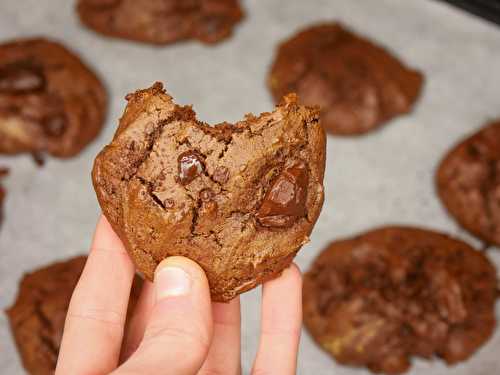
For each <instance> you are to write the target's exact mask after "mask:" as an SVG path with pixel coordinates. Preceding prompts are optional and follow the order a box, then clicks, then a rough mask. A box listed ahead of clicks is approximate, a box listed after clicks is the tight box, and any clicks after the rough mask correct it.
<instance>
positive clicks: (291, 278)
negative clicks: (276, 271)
mask: <svg viewBox="0 0 500 375" xmlns="http://www.w3.org/2000/svg"><path fill="white" fill-rule="evenodd" d="M283 284H286V285H291V286H290V287H291V288H295V287H297V286H300V287H301V286H302V272H301V271H300V268H299V267H298V266H297V265H296V264H295V263H291V264H290V266H289V267H288V268H285V269H284V270H283V272H282V273H281V275H280V276H278V277H277V278H275V279H273V280H270V281H268V282H266V283H265V284H264V286H271V287H272V286H280V285H283Z"/></svg>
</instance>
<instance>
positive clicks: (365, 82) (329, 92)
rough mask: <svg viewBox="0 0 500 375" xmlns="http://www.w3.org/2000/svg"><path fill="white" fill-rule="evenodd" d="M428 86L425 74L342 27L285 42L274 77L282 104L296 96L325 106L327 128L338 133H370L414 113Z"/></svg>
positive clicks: (319, 29)
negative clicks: (393, 119)
mask: <svg viewBox="0 0 500 375" xmlns="http://www.w3.org/2000/svg"><path fill="white" fill-rule="evenodd" d="M422 83H423V76H422V74H421V73H419V72H417V71H415V70H411V69H409V68H407V67H405V66H404V65H403V64H402V63H401V62H400V61H398V60H397V59H396V58H395V57H394V56H392V55H391V54H390V53H389V52H387V51H386V50H385V49H383V48H382V47H379V46H377V45H375V44H373V43H371V42H370V41H368V40H367V39H364V38H362V37H360V36H358V35H356V34H354V33H353V32H351V31H349V30H348V29H346V28H345V27H343V26H342V25H341V24H339V23H328V24H320V25H314V26H311V27H309V28H307V29H305V30H302V31H300V32H299V33H298V34H296V35H294V36H292V37H291V38H290V39H288V40H286V41H284V42H283V43H282V44H281V45H280V46H279V50H278V54H277V57H276V60H275V61H274V64H273V66H272V68H271V71H270V73H269V78H268V85H269V88H270V90H271V92H272V94H273V96H274V99H275V100H276V101H278V100H280V99H281V97H282V96H283V95H285V94H287V93H289V92H296V93H297V94H298V95H299V97H300V98H301V99H302V100H303V101H304V102H305V103H306V104H308V105H319V106H321V108H322V114H321V122H322V123H323V126H324V127H325V128H326V130H327V131H330V132H331V133H334V134H338V135H356V134H362V133H366V132H368V131H371V130H374V129H376V128H377V127H379V126H381V125H382V124H384V123H385V122H387V121H388V120H390V119H392V118H394V117H396V116H398V115H400V114H403V113H407V112H409V111H410V110H411V109H412V106H413V104H414V103H415V101H416V100H417V98H418V96H419V94H420V90H421V87H422Z"/></svg>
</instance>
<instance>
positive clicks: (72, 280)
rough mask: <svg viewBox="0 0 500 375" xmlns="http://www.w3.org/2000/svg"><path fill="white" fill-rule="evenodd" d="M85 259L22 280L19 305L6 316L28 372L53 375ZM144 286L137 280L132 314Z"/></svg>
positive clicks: (59, 264)
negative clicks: (66, 320)
mask: <svg viewBox="0 0 500 375" xmlns="http://www.w3.org/2000/svg"><path fill="white" fill-rule="evenodd" d="M86 260H87V257H85V256H79V257H75V258H72V259H69V260H67V261H64V262H60V263H54V264H51V265H48V266H46V267H43V268H40V269H38V270H35V271H33V272H32V273H29V274H27V275H25V276H24V277H23V280H22V281H21V284H20V287H19V292H18V296H17V299H16V302H15V303H14V305H13V306H12V307H10V308H9V309H8V310H7V315H8V317H9V320H10V325H11V329H12V333H13V335H14V338H15V340H16V344H17V348H18V350H19V353H20V355H21V359H22V361H23V365H24V367H25V369H26V371H27V372H28V373H30V374H33V375H35V374H36V375H51V374H54V370H55V368H56V363H57V356H58V353H59V347H60V345H61V338H62V333H63V328H64V321H65V319H66V312H67V310H68V305H69V302H70V299H71V295H72V294H73V289H74V288H75V286H76V283H77V282H78V279H79V278H80V275H81V273H82V271H83V266H84V265H85V261H86ZM141 285H142V280H141V279H140V278H139V277H136V278H135V280H134V284H133V287H132V292H131V296H130V304H129V313H130V312H131V311H132V309H133V307H134V306H135V304H136V302H137V300H138V298H139V292H140V289H141Z"/></svg>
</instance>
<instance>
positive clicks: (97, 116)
mask: <svg viewBox="0 0 500 375" xmlns="http://www.w3.org/2000/svg"><path fill="white" fill-rule="evenodd" d="M106 101H107V98H106V93H105V90H104V87H103V86H102V84H101V82H100V81H99V80H98V79H97V77H96V76H95V74H94V73H92V72H91V71H90V70H89V68H87V67H86V66H85V65H84V64H83V63H82V62H81V61H80V59H79V58H78V57H77V56H76V55H74V54H73V53H71V52H70V51H68V50H67V49H66V48H65V47H64V46H62V45H61V44H59V43H56V42H53V41H49V40H45V39H24V40H18V41H12V42H9V43H5V44H1V45H0V153H4V154H17V153H22V152H29V153H32V154H39V153H45V152H47V153H49V154H51V155H53V156H57V157H62V158H64V157H70V156H73V155H75V154H77V153H78V152H79V151H80V150H81V149H83V148H84V147H85V146H86V145H87V144H88V143H89V142H90V141H92V140H93V139H94V138H95V137H96V136H97V134H98V133H99V131H100V130H101V127H102V125H103V121H104V116H105V112H106Z"/></svg>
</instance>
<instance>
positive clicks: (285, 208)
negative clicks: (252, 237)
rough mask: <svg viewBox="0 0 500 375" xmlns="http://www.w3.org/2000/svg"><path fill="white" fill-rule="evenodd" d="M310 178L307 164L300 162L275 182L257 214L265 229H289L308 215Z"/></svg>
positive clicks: (286, 169) (283, 172)
mask: <svg viewBox="0 0 500 375" xmlns="http://www.w3.org/2000/svg"><path fill="white" fill-rule="evenodd" d="M308 183H309V176H308V171H307V167H306V164H305V163H304V162H303V161H298V162H296V163H295V164H293V165H292V166H290V167H288V168H285V169H284V170H283V171H282V172H281V173H280V175H279V176H278V177H277V178H276V179H275V180H274V182H273V183H272V185H271V188H270V189H269V191H268V192H267V193H266V195H265V197H264V200H263V202H262V204H261V206H260V208H259V210H258V212H257V220H258V221H259V223H260V224H261V225H262V226H265V227H278V228H287V227H290V226H292V225H293V223H294V222H295V221H297V219H298V218H300V217H303V216H305V214H306V198H307V185H308Z"/></svg>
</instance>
